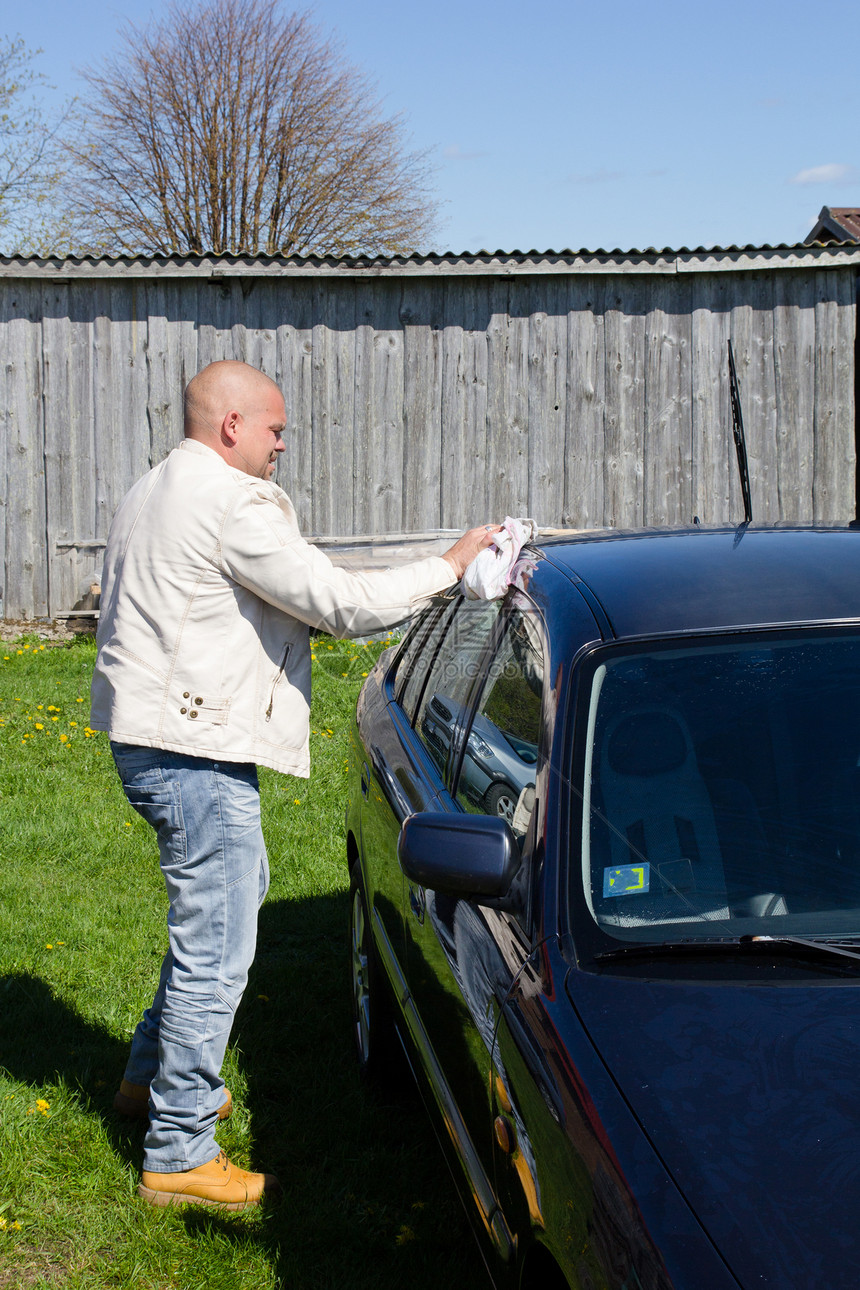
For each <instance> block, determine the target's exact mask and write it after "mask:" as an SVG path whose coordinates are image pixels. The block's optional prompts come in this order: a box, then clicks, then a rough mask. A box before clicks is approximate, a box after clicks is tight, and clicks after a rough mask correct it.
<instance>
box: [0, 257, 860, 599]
mask: <svg viewBox="0 0 860 1290" xmlns="http://www.w3.org/2000/svg"><path fill="white" fill-rule="evenodd" d="M858 267H860V247H845V246H842V247H823V246H779V247H744V248H738V247H730V248H725V249H698V250H692V251H690V250H686V249H685V250H681V251H674V250H662V251H655V250H646V251H629V252H622V251H612V252H605V251H602V250H601V251H594V252H592V251H579V252H573V251H564V252H545V253H539V252H534V251H532V252H512V253H503V252H496V253H486V252H481V253H478V254H474V255H454V254H448V255H429V256H412V257H405V258H403V257H395V258H392V259H388V258H386V259H370V258H355V259H343V260H335V259H318V258H311V259H296V258H277V257H272V258H269V257H241V256H222V257H213V256H200V257H165V258H155V259H151V258H123V259H96V258H93V259H66V260H58V259H21V258H5V259H2V260H0V353H2V355H3V365H2V381H3V397H2V403H0V406H2V414H3V433H4V445H5V446H4V448H3V452H2V461H3V469H4V473H5V487H4V489H3V494H2V502H3V515H2V519H0V553H2V566H3V569H4V577H3V588H4V590H3V607H2V616H3V617H5V618H38V617H44V616H55V615H58V614H62V613H63V612H68V611H69V610H70V609H71V608H72V606H73V605H74V604H75V602H76V601H77V600H78V598H79V597H80V595H81V593H82V592H83V591H85V590H86V588H87V586H88V585H89V582H90V581H91V580H92V578H93V577H94V576H95V577H97V576H98V574H99V571H100V567H101V554H102V550H103V547H104V543H105V539H106V536H107V531H108V526H109V523H110V518H111V515H112V513H113V510H114V508H115V507H116V504H117V502H118V501H119V499H120V497H121V496H122V495H123V493H124V492H125V491H126V489H127V488H128V487H129V486H130V485H131V483H132V482H133V481H134V480H135V479H136V478H137V477H138V476H139V475H141V474H142V473H143V472H144V471H146V470H147V468H148V467H149V466H151V465H153V464H154V463H156V462H157V461H159V460H160V459H161V458H162V457H164V455H165V454H166V453H167V452H168V451H169V450H170V449H171V447H172V446H173V445H174V444H176V443H177V442H178V441H179V438H180V437H181V434H182V390H183V386H184V385H185V383H186V382H187V380H188V379H189V378H190V377H191V376H192V375H193V374H194V373H195V372H196V371H198V370H199V368H200V367H202V366H203V365H204V364H206V363H208V362H210V361H211V360H213V359H216V358H224V357H235V358H241V359H244V360H246V361H247V362H250V363H253V364H255V365H256V366H258V367H260V368H261V369H262V370H264V371H266V372H267V373H268V374H269V375H270V376H272V377H273V378H274V379H275V380H276V381H277V382H278V383H279V385H280V386H281V388H282V389H283V390H284V393H285V396H286V402H287V409H288V418H289V424H288V429H287V434H286V438H287V452H286V453H284V454H283V455H282V460H281V463H280V465H279V470H278V482H279V483H280V484H281V485H282V486H283V487H284V488H285V489H286V491H287V492H288V493H289V494H290V495H291V497H292V498H293V501H294V503H295V505H296V508H297V511H298V515H299V519H300V523H301V525H302V527H303V530H304V532H306V533H307V534H308V535H319V536H322V537H327V538H329V539H331V538H333V537H344V538H348V537H350V536H354V535H372V534H380V533H386V534H412V533H416V532H435V531H439V530H444V529H459V528H462V527H464V526H466V525H468V524H470V523H475V522H482V521H484V520H485V519H490V518H496V517H499V518H503V517H504V515H505V514H511V515H517V514H520V515H524V514H528V515H532V516H534V517H535V518H536V519H537V520H538V521H539V522H540V523H541V524H543V525H546V526H570V527H577V528H583V527H591V526H604V525H614V526H618V527H627V526H632V525H642V524H645V525H651V524H653V525H665V524H676V523H681V522H689V521H690V520H691V519H692V517H693V516H694V515H697V516H698V517H699V518H700V519H701V520H702V522H704V523H707V522H710V521H719V522H722V521H726V520H733V519H738V520H740V518H741V517H742V514H743V508H742V503H741V499H740V495H739V488H738V483H737V474H736V469H735V464H734V455H733V454H734V449H733V444H732V435H731V415H730V404H729V391H728V380H727V365H726V341H727V340H728V339H729V338H731V340H732V342H733V346H734V351H735V357H736V361H737V366H738V373H739V379H740V386H741V398H742V404H743V408H744V417H745V422H746V429H747V439H748V451H749V461H750V474H751V479H752V496H753V512H754V515H755V518H756V519H757V520H760V521H779V520H791V521H804V522H805V521H815V522H818V521H825V522H827V521H846V520H850V519H852V518H853V517H854V514H855V457H856V453H855V430H854V382H855V372H856V370H857V367H856V362H855V330H856V329H855V315H856V304H855V301H856V281H857V272H858Z"/></svg>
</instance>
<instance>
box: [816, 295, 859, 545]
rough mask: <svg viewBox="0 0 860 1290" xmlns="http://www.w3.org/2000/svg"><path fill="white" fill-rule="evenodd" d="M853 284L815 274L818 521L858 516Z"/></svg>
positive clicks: (825, 521) (840, 519) (844, 519)
mask: <svg viewBox="0 0 860 1290" xmlns="http://www.w3.org/2000/svg"><path fill="white" fill-rule="evenodd" d="M852 299H853V292H852V290H851V284H849V283H847V282H846V281H845V280H844V279H842V280H840V276H839V275H837V274H833V273H827V272H822V273H818V274H816V302H815V410H814V437H815V440H814V453H813V456H814V470H813V477H814V484H813V517H814V519H815V520H816V522H820V523H827V522H832V521H837V520H838V521H843V522H844V521H846V520H849V519H852V518H853V516H854V510H855V492H854V471H855V466H856V463H855V445H854V434H853V427H854V397H853V396H854V382H853V380H852V379H851V376H852V371H853V367H852V361H853V357H854V331H855V326H856V322H855V319H854V317H853V315H854V310H853V309H852V308H851V307H850V306H851V302H852Z"/></svg>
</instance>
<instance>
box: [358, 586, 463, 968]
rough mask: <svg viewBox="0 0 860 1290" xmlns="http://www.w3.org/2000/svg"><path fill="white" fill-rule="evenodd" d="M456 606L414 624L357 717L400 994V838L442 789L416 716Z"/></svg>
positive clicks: (370, 872) (387, 942)
mask: <svg viewBox="0 0 860 1290" xmlns="http://www.w3.org/2000/svg"><path fill="white" fill-rule="evenodd" d="M453 607H454V602H453V601H449V602H440V603H438V604H436V605H435V606H433V607H432V608H431V609H429V610H428V611H426V612H425V613H424V614H423V615H422V617H421V619H420V620H419V621H418V622H417V623H416V624H415V625H414V627H413V629H412V630H411V632H410V633H409V636H408V638H407V640H406V641H405V642H404V648H403V649H402V650H401V651H400V653H399V655H398V657H397V661H396V663H395V664H394V666H393V667H389V668H388V669H387V670H384V665H383V668H381V669H380V674H379V675H378V676H374V677H373V678H371V679H372V680H373V681H374V682H375V684H373V685H370V684H368V685H366V686H365V687H364V689H363V690H362V693H361V697H360V699H359V706H358V712H357V721H358V732H359V735H360V740H359V742H358V744H357V751H356V755H357V756H359V757H360V758H361V773H360V794H361V798H360V807H359V810H360V833H361V849H362V855H363V857H364V870H365V874H366V879H367V886H368V891H367V897H368V901H369V908H370V911H371V916H372V919H373V924H374V929H375V930H374V937H375V939H376V940H377V942H378V944H379V947H380V956H381V959H382V962H383V965H384V967H385V969H386V971H387V973H388V976H389V978H390V979H391V982H392V985H393V986H394V987H395V990H396V991H397V992H398V993H399V992H400V985H401V980H402V977H403V971H404V963H405V940H404V926H403V902H404V877H403V872H402V870H401V868H400V865H399V863H398V860H397V838H398V834H399V832H400V826H401V824H402V823H403V821H404V819H405V818H406V816H407V815H410V814H411V813H412V812H414V811H422V810H426V809H428V807H429V806H430V804H431V803H432V801H433V799H434V798H435V796H436V793H437V791H438V786H437V785H436V784H435V783H433V782H432V781H431V780H430V779H428V775H427V757H426V753H425V752H424V751H423V749H421V748H420V747H418V746H416V740H415V738H414V735H413V733H412V728H411V718H412V717H413V716H414V714H415V709H416V707H417V704H418V701H419V699H420V697H421V694H422V691H423V686H424V680H425V679H426V674H427V670H428V668H429V667H430V665H431V664H432V660H433V659H434V658H435V656H436V654H437V652H438V649H439V645H440V642H441V641H442V639H443V638H444V635H445V632H446V631H447V628H448V624H449V622H450V619H451V613H452V610H453Z"/></svg>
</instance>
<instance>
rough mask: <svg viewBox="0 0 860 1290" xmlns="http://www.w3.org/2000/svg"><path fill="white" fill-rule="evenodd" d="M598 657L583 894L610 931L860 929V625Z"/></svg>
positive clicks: (586, 767) (651, 937)
mask: <svg viewBox="0 0 860 1290" xmlns="http://www.w3.org/2000/svg"><path fill="white" fill-rule="evenodd" d="M595 660H596V666H595V667H594V670H593V672H592V673H591V676H590V683H588V688H589V690H590V693H589V701H588V716H587V733H586V737H585V740H584V758H583V763H584V764H583V769H582V770H581V771H580V772H579V773H580V774H582V780H581V781H580V782H581V783H582V790H581V796H582V802H583V807H584V809H583V811H582V829H581V845H582V851H581V854H582V869H581V873H582V889H581V890H582V894H583V895H584V898H585V904H586V906H587V908H588V911H589V912H590V914H591V916H592V917H593V919H594V920H595V922H596V923H597V925H598V926H599V927H600V928H601V930H602V931H603V932H604V933H605V934H607V935H609V936H612V937H613V938H616V939H619V940H624V941H629V940H635V941H668V940H672V941H677V940H679V939H685V938H688V937H693V938H696V939H700V938H703V937H720V936H732V937H737V936H743V935H753V936H755V935H771V936H773V935H795V936H816V937H846V938H850V937H852V936H853V937H856V936H858V935H860V635H858V634H857V633H851V634H848V633H846V632H838V633H837V632H832V633H827V632H824V631H818V632H813V631H805V632H803V633H800V632H793V633H788V632H783V633H772V634H771V635H769V636H764V635H762V634H756V635H755V637H752V636H749V637H744V638H743V640H741V641H739V640H738V638H737V637H735V638H734V640H733V641H732V643H730V644H727V643H720V642H719V641H716V640H715V639H714V638H709V639H707V640H705V639H699V640H697V641H693V642H685V643H684V645H683V646H681V647H678V646H677V644H672V645H661V646H658V647H654V648H648V649H647V650H641V649H639V650H635V651H634V650H630V649H626V650H623V651H622V650H616V651H601V653H600V654H599V655H595ZM573 782H574V783H576V780H575V779H574V781H573ZM577 795H578V794H577ZM574 869H575V872H577V873H578V872H579V866H578V864H577V865H575V866H574ZM576 885H577V884H576V883H574V889H576ZM577 903H579V897H578V895H577Z"/></svg>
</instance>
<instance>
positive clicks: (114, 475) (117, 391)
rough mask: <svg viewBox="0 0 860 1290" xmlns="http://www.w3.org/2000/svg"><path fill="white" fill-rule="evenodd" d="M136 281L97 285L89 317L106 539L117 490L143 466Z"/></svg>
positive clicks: (143, 384) (101, 528)
mask: <svg viewBox="0 0 860 1290" xmlns="http://www.w3.org/2000/svg"><path fill="white" fill-rule="evenodd" d="M140 294H141V292H140V289H139V285H138V283H136V282H132V283H131V284H128V285H126V284H121V283H116V282H113V283H111V282H105V283H104V284H98V285H97V287H96V290H95V295H94V308H95V316H94V320H93V389H94V393H93V453H94V466H95V487H96V497H95V505H96V511H95V522H94V528H93V533H92V536H93V537H95V538H102V539H106V538H107V534H108V529H109V528H110V522H111V519H112V517H113V513H114V511H115V510H116V508H117V506H118V505H119V502H120V500H121V499H122V497H123V495H124V494H125V493H126V492H127V491H128V489H129V488H130V487H131V485H132V484H133V483H134V482H135V480H136V479H139V478H140V476H141V475H143V474H145V473H146V471H147V469H148V468H149V427H148V423H147V416H146V401H147V370H146V319H145V317H144V318H143V319H141V318H140V317H139V313H138V309H139V303H140V302H139V295H140Z"/></svg>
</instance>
